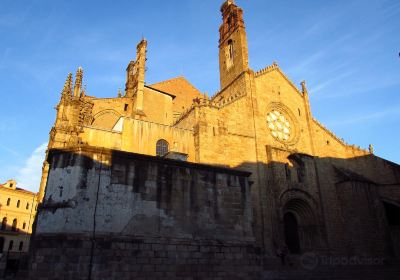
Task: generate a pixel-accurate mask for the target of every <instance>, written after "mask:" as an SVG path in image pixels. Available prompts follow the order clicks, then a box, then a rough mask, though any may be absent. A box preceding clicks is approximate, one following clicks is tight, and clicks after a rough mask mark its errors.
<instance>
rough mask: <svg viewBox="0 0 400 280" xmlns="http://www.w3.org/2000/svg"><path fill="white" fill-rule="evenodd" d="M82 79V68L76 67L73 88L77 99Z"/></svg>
mask: <svg viewBox="0 0 400 280" xmlns="http://www.w3.org/2000/svg"><path fill="white" fill-rule="evenodd" d="M82 78H83V69H82V67H80V66H79V67H78V70H77V71H76V75H75V87H74V96H75V97H79V95H80V93H81V88H82Z"/></svg>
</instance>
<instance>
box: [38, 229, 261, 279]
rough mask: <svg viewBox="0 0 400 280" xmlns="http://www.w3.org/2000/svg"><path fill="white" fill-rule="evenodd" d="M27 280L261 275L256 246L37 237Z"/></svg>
mask: <svg viewBox="0 0 400 280" xmlns="http://www.w3.org/2000/svg"><path fill="white" fill-rule="evenodd" d="M32 258H33V260H34V261H33V263H32V264H31V271H30V279H43V280H44V279H52V280H55V279H74V280H75V279H118V280H123V279H259V278H260V275H259V274H260V272H261V265H260V263H261V262H260V256H259V250H258V249H257V248H255V247H253V246H252V245H251V244H247V243H244V242H242V243H240V242H235V243H221V242H218V241H215V240H214V241H205V240H202V241H200V240H194V239H182V238H179V239H169V238H168V239H167V238H149V237H135V238H133V237H116V236H114V237H111V236H97V237H96V239H92V238H90V237H89V236H82V235H80V236H78V235H72V236H71V235H63V234H58V235H40V236H37V237H36V238H35V249H34V251H32Z"/></svg>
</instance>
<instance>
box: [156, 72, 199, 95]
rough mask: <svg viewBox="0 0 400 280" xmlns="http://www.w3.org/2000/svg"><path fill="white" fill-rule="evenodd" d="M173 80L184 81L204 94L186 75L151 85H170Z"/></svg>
mask: <svg viewBox="0 0 400 280" xmlns="http://www.w3.org/2000/svg"><path fill="white" fill-rule="evenodd" d="M173 81H184V82H185V83H186V84H187V85H188V86H189V87H190V88H191V89H193V90H195V91H196V92H198V93H199V94H203V93H202V92H201V91H200V90H199V89H198V88H196V87H195V86H194V85H193V84H192V83H191V82H190V81H189V80H188V79H187V78H185V77H184V76H177V77H175V78H171V79H168V80H165V81H161V82H158V83H155V84H151V85H149V87H157V86H163V85H168V84H170V83H172V82H173Z"/></svg>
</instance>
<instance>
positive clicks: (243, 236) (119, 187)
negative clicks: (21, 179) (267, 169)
mask: <svg viewBox="0 0 400 280" xmlns="http://www.w3.org/2000/svg"><path fill="white" fill-rule="evenodd" d="M48 159H49V163H50V171H49V177H48V183H47V187H46V194H45V199H44V202H43V205H42V206H41V207H40V209H39V212H38V220H37V228H36V234H35V237H34V238H35V241H34V246H33V248H32V251H31V254H32V255H31V264H32V265H31V267H30V277H31V279H38V278H40V279H61V278H62V277H65V275H68V278H67V279H83V278H84V279H88V273H92V279H121V278H122V279H132V277H149V276H151V277H154V278H157V277H158V278H168V279H171V277H172V278H173V277H188V276H191V277H201V279H207V278H208V277H209V278H212V277H214V278H213V279H215V278H218V277H223V278H226V277H228V276H229V278H230V279H235V277H236V279H257V277H256V276H257V275H256V274H257V271H259V268H260V257H259V255H258V254H260V252H261V250H260V249H258V248H257V247H255V245H254V244H255V242H254V235H253V229H252V222H253V218H252V203H251V197H250V185H249V182H248V177H249V176H250V173H248V172H243V171H237V170H231V169H225V168H219V167H211V166H207V165H200V164H193V163H187V162H179V161H174V160H167V159H162V158H157V157H151V156H144V155H138V154H130V153H125V152H118V151H111V150H105V149H96V148H91V147H85V148H80V149H74V150H68V151H67V150H50V153H49V157H48ZM41 277H44V278H41ZM59 277H60V278H59ZM62 279H65V278H62ZM182 279H183V278H182Z"/></svg>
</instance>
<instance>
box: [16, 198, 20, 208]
mask: <svg viewBox="0 0 400 280" xmlns="http://www.w3.org/2000/svg"><path fill="white" fill-rule="evenodd" d="M20 204H21V201H20V200H18V201H17V208H19V205H20Z"/></svg>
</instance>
